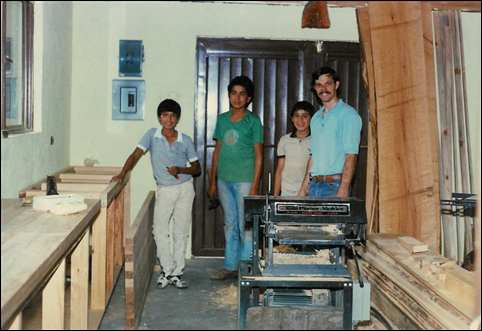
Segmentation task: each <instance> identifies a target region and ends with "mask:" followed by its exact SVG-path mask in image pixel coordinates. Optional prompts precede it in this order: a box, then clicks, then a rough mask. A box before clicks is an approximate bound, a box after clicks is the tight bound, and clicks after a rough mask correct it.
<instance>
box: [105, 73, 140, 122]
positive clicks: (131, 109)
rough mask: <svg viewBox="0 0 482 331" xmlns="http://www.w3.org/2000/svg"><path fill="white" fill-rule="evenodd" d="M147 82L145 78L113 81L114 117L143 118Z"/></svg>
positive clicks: (124, 118) (116, 118) (125, 118)
mask: <svg viewBox="0 0 482 331" xmlns="http://www.w3.org/2000/svg"><path fill="white" fill-rule="evenodd" d="M144 89H145V82H144V81H143V80H127V79H126V80H122V79H114V80H113V81H112V119H113V120H143V119H144V96H145V90H144Z"/></svg>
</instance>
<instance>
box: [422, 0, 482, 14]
mask: <svg viewBox="0 0 482 331" xmlns="http://www.w3.org/2000/svg"><path fill="white" fill-rule="evenodd" d="M429 3H430V7H432V10H448V9H454V10H462V11H469V12H480V1H429Z"/></svg>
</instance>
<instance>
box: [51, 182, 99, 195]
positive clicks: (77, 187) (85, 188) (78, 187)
mask: <svg viewBox="0 0 482 331" xmlns="http://www.w3.org/2000/svg"><path fill="white" fill-rule="evenodd" d="M107 187H108V185H107V184H92V183H88V184H86V183H57V191H58V192H59V193H64V192H67V191H68V192H103V191H104V190H105V189H106V188H107ZM41 190H42V191H46V190H47V183H42V184H41Z"/></svg>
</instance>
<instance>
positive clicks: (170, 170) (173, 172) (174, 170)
mask: <svg viewBox="0 0 482 331" xmlns="http://www.w3.org/2000/svg"><path fill="white" fill-rule="evenodd" d="M166 169H167V172H168V173H169V174H171V175H173V176H174V177H175V178H176V179H179V176H178V175H177V174H178V173H179V168H178V167H176V166H173V167H166Z"/></svg>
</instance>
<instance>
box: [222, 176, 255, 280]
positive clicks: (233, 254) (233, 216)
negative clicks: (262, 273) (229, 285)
mask: <svg viewBox="0 0 482 331" xmlns="http://www.w3.org/2000/svg"><path fill="white" fill-rule="evenodd" d="M250 190H251V182H247V183H234V182H226V181H223V180H220V179H218V195H219V200H220V201H221V205H222V206H223V210H224V239H225V248H224V268H225V269H227V270H233V271H234V270H238V267H239V261H240V260H242V261H248V260H250V259H251V251H252V249H253V241H252V234H251V230H249V231H246V232H245V230H244V200H243V198H244V196H246V195H249V191H250Z"/></svg>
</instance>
